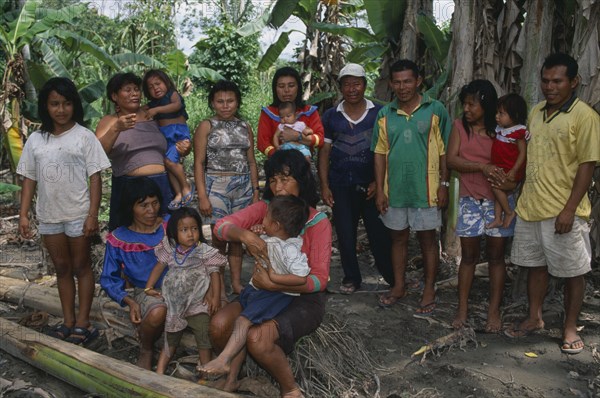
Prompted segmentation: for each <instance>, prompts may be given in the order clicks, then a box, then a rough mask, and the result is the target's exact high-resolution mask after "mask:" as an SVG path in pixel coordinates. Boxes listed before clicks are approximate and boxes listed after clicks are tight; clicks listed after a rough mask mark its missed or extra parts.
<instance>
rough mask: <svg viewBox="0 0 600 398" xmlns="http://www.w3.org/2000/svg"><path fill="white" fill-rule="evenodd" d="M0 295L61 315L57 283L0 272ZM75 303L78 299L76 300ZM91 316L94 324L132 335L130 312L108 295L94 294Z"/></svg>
mask: <svg viewBox="0 0 600 398" xmlns="http://www.w3.org/2000/svg"><path fill="white" fill-rule="evenodd" d="M0 297H1V298H2V301H6V302H9V303H13V304H19V305H24V306H26V307H30V308H34V309H36V310H38V311H44V312H47V313H49V314H52V315H55V316H62V308H61V306H60V299H59V297H58V289H57V288H56V287H47V286H42V285H38V284H37V283H32V282H27V281H23V280H19V279H14V278H7V277H4V276H0ZM76 305H77V303H76ZM90 320H91V321H92V322H93V323H94V325H96V326H98V327H100V328H103V329H106V328H113V329H115V331H116V332H118V333H120V334H122V335H125V336H134V335H135V329H133V327H132V325H131V322H130V321H129V312H128V310H127V309H123V308H121V306H120V305H119V304H117V303H115V302H114V301H112V300H111V299H110V298H107V297H94V302H93V303H92V310H91V312H90Z"/></svg>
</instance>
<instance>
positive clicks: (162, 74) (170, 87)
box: [142, 69, 177, 99]
mask: <svg viewBox="0 0 600 398" xmlns="http://www.w3.org/2000/svg"><path fill="white" fill-rule="evenodd" d="M151 77H158V78H159V79H160V80H162V81H163V83H165V85H166V86H167V91H177V88H176V87H175V83H173V80H171V78H170V77H169V75H167V74H166V73H165V72H163V71H162V70H159V69H150V70H149V71H148V72H146V73H145V74H144V78H143V79H142V89H143V90H144V95H145V96H146V98H149V99H159V98H153V97H152V96H151V95H150V90H148V80H149V79H150V78H151Z"/></svg>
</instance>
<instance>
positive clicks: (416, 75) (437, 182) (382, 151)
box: [371, 59, 451, 316]
mask: <svg viewBox="0 0 600 398" xmlns="http://www.w3.org/2000/svg"><path fill="white" fill-rule="evenodd" d="M422 80H423V79H422V77H421V73H420V71H419V68H418V66H417V64H415V63H414V62H413V61H410V60H406V59H404V60H399V61H396V62H395V63H394V64H393V65H392V66H391V67H390V86H391V88H392V90H393V91H394V94H395V95H396V98H395V99H394V101H392V102H391V103H389V104H388V105H386V106H384V107H383V108H382V109H381V111H379V114H378V115H377V117H378V119H377V123H376V125H375V127H374V129H373V141H372V143H371V150H373V152H375V181H376V183H377V191H376V194H375V195H376V199H375V200H376V203H377V208H378V209H379V211H380V212H381V218H382V220H383V223H384V224H385V226H386V227H388V228H389V229H390V230H391V238H392V256H391V257H392V265H393V269H394V280H395V282H396V283H395V284H394V287H393V288H392V290H391V291H390V292H389V294H385V295H383V296H381V297H380V299H379V305H380V306H381V307H389V306H390V305H393V304H395V303H396V302H398V300H400V299H402V298H404V297H405V296H406V295H407V294H408V292H407V290H406V288H405V286H404V285H405V283H404V282H405V280H404V276H405V271H406V265H407V262H408V238H409V232H410V230H413V231H415V232H416V234H417V239H418V241H419V245H420V246H421V254H422V255H423V269H424V273H425V283H424V288H423V295H422V297H421V303H420V305H419V308H417V310H416V315H420V316H429V315H432V314H433V312H434V310H435V307H436V299H435V285H434V284H435V277H436V274H437V267H438V264H439V250H438V240H437V239H436V229H438V228H439V227H440V226H441V224H442V217H441V208H442V207H444V206H446V205H447V203H448V186H449V185H450V184H449V183H448V170H447V168H446V146H447V144H448V136H449V135H450V130H451V120H450V117H449V115H448V112H447V111H446V108H445V107H444V105H443V104H442V103H440V102H439V101H436V100H434V99H432V98H430V97H428V96H427V95H425V94H420V93H419V91H420V86H421V83H422Z"/></svg>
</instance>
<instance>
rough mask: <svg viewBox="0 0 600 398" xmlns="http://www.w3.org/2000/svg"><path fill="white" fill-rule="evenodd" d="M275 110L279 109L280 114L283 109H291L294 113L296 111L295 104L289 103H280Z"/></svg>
mask: <svg viewBox="0 0 600 398" xmlns="http://www.w3.org/2000/svg"><path fill="white" fill-rule="evenodd" d="M277 108H278V109H279V111H280V112H281V111H282V110H284V109H291V110H292V112H296V109H297V108H296V104H295V103H293V102H291V101H284V102H280V103H279V105H278V106H277Z"/></svg>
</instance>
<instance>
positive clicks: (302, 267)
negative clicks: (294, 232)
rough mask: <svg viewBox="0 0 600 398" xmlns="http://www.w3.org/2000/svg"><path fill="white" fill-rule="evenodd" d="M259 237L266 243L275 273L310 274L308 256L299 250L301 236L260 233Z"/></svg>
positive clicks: (294, 294) (295, 294)
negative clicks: (289, 236)
mask: <svg viewBox="0 0 600 398" xmlns="http://www.w3.org/2000/svg"><path fill="white" fill-rule="evenodd" d="M260 237H261V238H262V240H264V241H265V242H266V243H267V250H268V252H269V261H270V262H271V267H272V268H273V271H275V273H276V274H279V275H286V274H293V275H297V276H307V275H308V274H310V267H309V266H308V258H307V257H306V254H304V253H302V251H301V249H302V238H300V237H295V238H288V239H286V240H283V239H280V238H276V237H274V236H267V235H261V236H260ZM250 284H252V280H250ZM252 286H254V285H252ZM283 293H285V294H289V295H291V296H299V294H298V293H290V292H283Z"/></svg>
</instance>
